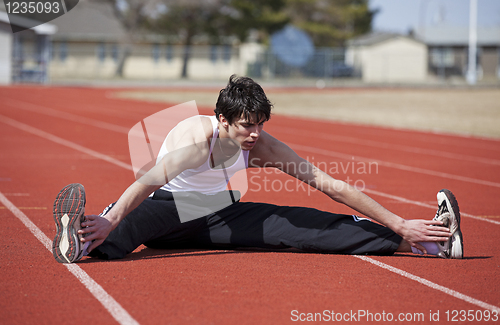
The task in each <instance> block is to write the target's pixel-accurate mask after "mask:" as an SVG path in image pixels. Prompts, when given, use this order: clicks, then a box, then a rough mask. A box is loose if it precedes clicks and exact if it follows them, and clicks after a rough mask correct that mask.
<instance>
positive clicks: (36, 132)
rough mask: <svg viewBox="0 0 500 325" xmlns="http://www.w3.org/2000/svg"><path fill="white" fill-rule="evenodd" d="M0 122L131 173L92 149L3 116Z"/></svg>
mask: <svg viewBox="0 0 500 325" xmlns="http://www.w3.org/2000/svg"><path fill="white" fill-rule="evenodd" d="M0 121H2V122H4V123H5V124H8V125H10V126H13V127H15V128H18V129H20V130H23V131H26V132H28V133H31V134H34V135H37V136H39V137H42V138H44V139H47V140H50V141H52V142H55V143H58V144H61V145H63V146H66V147H69V148H71V149H75V150H78V151H80V152H83V153H86V154H88V155H90V156H93V157H95V158H98V159H102V160H105V161H107V162H110V163H112V164H115V165H117V166H120V167H122V168H125V169H128V170H132V171H133V168H132V165H130V164H127V163H124V162H122V161H120V160H117V159H114V158H112V157H110V156H108V155H105V154H102V153H100V152H97V151H94V150H92V149H88V148H85V147H84V146H81V145H79V144H76V143H74V142H71V141H68V140H65V139H63V138H60V137H58V136H55V135H53V134H50V133H47V132H45V131H42V130H40V129H37V128H34V127H32V126H29V125H27V124H24V123H21V122H18V121H16V120H13V119H11V118H10V117H7V116H4V115H0Z"/></svg>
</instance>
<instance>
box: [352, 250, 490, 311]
mask: <svg viewBox="0 0 500 325" xmlns="http://www.w3.org/2000/svg"><path fill="white" fill-rule="evenodd" d="M353 256H354V257H357V258H359V259H361V260H363V261H366V262H369V263H372V264H374V265H376V266H379V267H381V268H383V269H386V270H389V271H391V272H393V273H396V274H399V275H401V276H404V277H405V278H408V279H410V280H413V281H416V282H418V283H421V284H423V285H425V286H428V287H429V288H432V289H434V290H438V291H441V292H444V293H446V294H448V295H450V296H452V297H454V298H457V299H460V300H463V301H465V302H468V303H470V304H473V305H476V306H478V307H481V308H484V309H488V310H492V311H496V312H498V313H500V308H499V307H497V306H493V305H490V304H488V303H486V302H483V301H481V300H478V299H475V298H472V297H470V296H467V295H464V294H463V293H460V292H458V291H455V290H452V289H449V288H446V287H443V286H441V285H439V284H436V283H434V282H431V281H429V280H426V279H423V278H421V277H419V276H416V275H413V274H411V273H408V272H406V271H403V270H401V269H398V268H395V267H393V266H390V265H388V264H385V263H382V262H379V261H377V260H374V259H373V258H370V257H367V256H361V255H353Z"/></svg>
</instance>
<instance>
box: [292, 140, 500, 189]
mask: <svg viewBox="0 0 500 325" xmlns="http://www.w3.org/2000/svg"><path fill="white" fill-rule="evenodd" d="M288 145H289V146H290V147H292V148H294V149H297V150H301V151H307V152H310V153H314V154H320V155H324V156H329V157H336V158H341V159H346V160H349V161H363V162H371V163H377V164H378V165H380V166H384V167H390V168H394V169H400V170H404V171H409V172H414V173H420V174H425V175H431V176H437V177H442V178H448V179H453V180H457V181H462V182H468V183H474V184H479V185H486V186H492V187H498V188H500V183H496V182H490V181H485V180H482V179H477V178H472V177H466V176H461V175H453V174H449V173H443V172H437V171H434V170H430V169H425V168H418V167H412V166H406V165H403V164H398V163H392V162H388V161H383V160H378V159H371V158H366V157H361V156H354V155H348V154H345V153H340V152H335V151H331V150H326V149H320V148H314V147H310V146H304V145H300V144H294V143H289V142H288Z"/></svg>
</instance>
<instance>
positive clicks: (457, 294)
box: [0, 115, 500, 324]
mask: <svg viewBox="0 0 500 325" xmlns="http://www.w3.org/2000/svg"><path fill="white" fill-rule="evenodd" d="M0 117H2V118H4V119H6V120H5V121H4V122H5V123H7V124H9V125H11V126H14V127H17V128H20V129H22V130H25V131H27V132H30V133H33V134H35V135H38V136H41V137H43V138H46V139H48V140H51V141H54V142H56V143H60V144H63V145H65V146H68V147H70V148H72V149H75V150H80V151H82V152H84V153H87V152H92V154H91V155H93V156H95V157H96V158H100V159H103V160H105V161H108V162H111V163H114V164H116V165H118V166H120V167H124V168H126V169H130V170H132V166H130V165H128V164H125V163H122V162H119V163H120V164H117V163H116V162H113V160H115V159H113V158H111V157H108V156H106V155H103V154H100V153H98V152H95V151H93V150H91V149H87V148H85V147H82V146H79V145H76V144H75V143H73V142H70V141H67V140H64V139H62V138H59V137H56V136H54V135H51V134H50V133H47V132H45V131H41V130H38V129H36V128H33V127H31V126H29V125H26V124H24V123H20V122H17V121H15V120H12V119H10V118H7V117H5V116H3V115H0ZM325 151H326V150H325ZM89 154H90V153H89ZM365 191H366V192H368V193H372V194H376V195H380V196H384V197H389V198H392V199H395V200H398V201H402V202H405V203H410V204H415V205H419V206H423V207H427V208H433V209H435V208H436V207H435V206H431V205H429V204H426V203H423V202H419V201H413V200H409V199H405V198H402V197H398V196H394V195H390V194H386V193H382V192H378V191H374V190H365ZM0 200H1V201H2V202H4V200H7V199H6V198H5V196H3V195H2V194H1V192H0ZM7 202H9V203H10V201H8V200H7ZM4 204H5V203H4ZM14 207H15V206H14ZM11 211H12V210H11ZM17 211H18V212H19V213H20V214H22V215H23V216H24V214H23V213H22V212H21V211H20V210H17ZM13 213H14V212H13ZM14 214H16V213H14ZM461 215H465V216H468V217H471V218H474V219H477V220H482V221H488V222H492V223H495V224H500V223H499V222H496V221H494V220H488V219H484V218H479V217H476V216H473V215H471V214H467V213H463V212H461ZM16 216H17V215H16ZM18 218H19V217H18ZM25 218H26V219H27V220H28V222H29V223H31V224H32V222H31V221H30V220H29V219H28V218H27V217H25ZM19 219H20V220H21V221H22V222H23V223H25V221H23V219H21V218H19ZM25 224H26V223H25ZM27 227H28V229H30V230H31V228H30V227H29V226H27ZM33 227H35V228H36V229H37V230H38V232H39V233H41V235H43V236H44V237H45V238H46V240H47V241H48V244H47V243H45V242H44V240H41V239H39V240H40V241H41V242H42V243H43V244H44V245H45V246H46V247H47V249H48V250H49V251H51V249H52V247H51V242H50V240H49V239H48V238H47V237H46V236H45V234H43V233H42V232H41V231H40V230H39V229H38V228H37V227H36V226H35V225H34V224H33ZM31 232H32V233H33V234H34V235H35V237H37V238H38V237H39V235H37V234H36V233H35V232H34V231H32V230H31ZM47 245H48V246H47ZM355 257H357V258H359V259H362V260H365V261H367V262H370V263H372V264H375V265H377V266H380V267H382V268H385V269H387V270H389V271H391V272H394V273H397V274H400V275H402V276H405V277H407V278H409V279H411V280H414V281H417V282H419V283H422V284H424V285H426V286H428V287H430V288H433V289H435V290H439V291H442V292H444V293H446V294H449V295H451V296H453V297H455V298H458V299H461V300H464V301H466V302H469V303H472V304H474V305H477V306H479V307H481V308H485V309H490V310H496V311H498V312H500V308H498V307H496V306H493V305H489V304H487V303H485V302H482V301H480V300H477V299H474V298H472V297H469V296H467V295H464V294H461V293H460V292H457V291H454V290H451V289H448V288H446V287H443V286H440V285H438V284H435V283H433V282H431V281H428V280H425V279H423V278H420V277H417V276H416V275H413V274H410V273H408V272H406V271H403V270H400V269H397V268H395V267H392V266H390V265H387V264H384V263H381V262H378V261H376V260H374V259H371V258H369V257H365V256H355ZM65 265H66V267H67V268H68V270H70V271H71V272H72V273H73V271H72V269H71V268H72V267H73V266H75V267H78V266H77V265H76V264H65ZM78 269H79V270H81V269H80V268H79V267H78ZM81 271H82V272H83V273H85V272H84V271H83V270H81ZM73 274H75V276H76V277H77V278H78V279H79V280H80V281H81V282H82V283H83V284H84V285H85V286H86V287H87V288H89V286H91V285H89V286H87V284H86V282H84V281H83V280H81V278H80V277H79V275H77V272H76V271H75V273H73ZM85 274H86V273H85ZM87 277H88V275H87ZM88 278H89V279H90V281H93V280H92V278H90V277H88ZM93 283H95V281H93ZM95 285H96V286H98V287H99V288H100V289H101V290H102V291H103V292H104V293H106V292H105V291H104V289H102V287H101V286H99V284H97V283H95ZM89 290H90V291H91V292H92V290H91V289H89ZM92 294H94V292H92ZM106 295H107V293H106ZM94 296H95V294H94ZM108 296H109V295H108ZM109 298H110V299H112V301H115V300H114V299H113V298H112V297H111V296H109ZM98 299H99V298H98ZM99 301H101V300H99ZM115 302H116V301H115ZM101 303H102V304H103V305H104V302H103V301H101ZM116 304H118V303H116ZM104 306H105V305H104ZM118 306H119V307H120V308H121V309H123V308H122V307H121V306H120V305H119V304H118ZM105 307H106V306H105ZM106 309H108V308H107V307H106ZM108 310H109V309H108ZM123 311H124V312H125V313H127V312H126V311H125V310H123ZM110 313H112V311H110ZM112 315H113V313H112ZM127 315H128V313H127ZM113 317H115V316H113ZM129 317H130V315H129ZM130 318H131V317H130ZM115 319H116V317H115ZM117 320H118V319H117ZM131 320H132V321H133V322H134V323H130V324H136V323H137V322H136V321H135V320H134V319H132V318H131ZM121 324H126V323H121Z"/></svg>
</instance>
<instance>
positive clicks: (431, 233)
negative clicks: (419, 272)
mask: <svg viewBox="0 0 500 325" xmlns="http://www.w3.org/2000/svg"><path fill="white" fill-rule="evenodd" d="M400 235H401V236H402V237H403V239H404V240H406V241H407V242H408V243H409V244H410V245H411V246H413V247H415V248H418V249H419V250H421V251H422V252H424V253H425V254H427V250H426V249H425V248H424V247H423V246H422V245H420V244H419V242H442V241H446V240H448V239H449V238H450V236H451V233H450V230H449V229H448V228H446V227H443V223H442V222H441V221H437V220H404V225H403V230H402V231H401V233H400Z"/></svg>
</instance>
